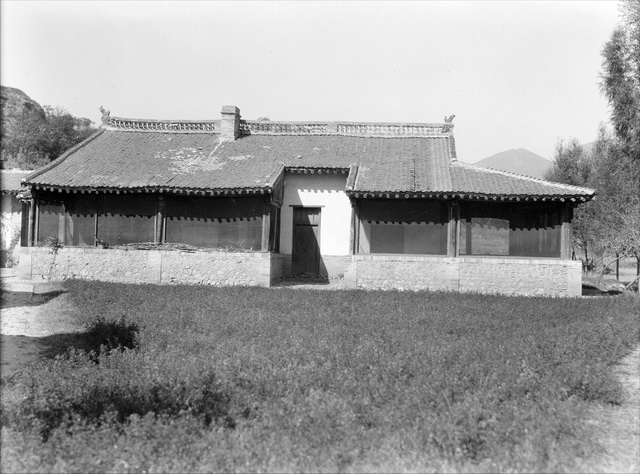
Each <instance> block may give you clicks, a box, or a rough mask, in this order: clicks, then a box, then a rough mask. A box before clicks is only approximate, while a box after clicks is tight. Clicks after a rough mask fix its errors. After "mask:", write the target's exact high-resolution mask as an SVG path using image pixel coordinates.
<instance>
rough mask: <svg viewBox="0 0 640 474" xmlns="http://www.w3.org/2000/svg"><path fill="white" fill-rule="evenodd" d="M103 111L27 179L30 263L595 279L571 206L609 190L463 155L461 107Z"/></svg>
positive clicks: (503, 281)
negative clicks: (245, 113)
mask: <svg viewBox="0 0 640 474" xmlns="http://www.w3.org/2000/svg"><path fill="white" fill-rule="evenodd" d="M101 110H103V109H101ZM102 121H103V126H102V128H101V130H100V131H99V132H97V133H96V134H94V135H93V136H91V137H90V138H89V139H87V140H85V141H84V142H82V143H80V144H79V145H77V146H75V147H74V148H72V149H70V150H69V151H68V152H66V153H65V154H64V155H62V156H61V157H59V158H58V159H57V160H55V161H53V162H52V163H50V164H49V165H47V166H45V167H43V168H41V169H39V170H37V171H35V172H33V173H32V174H30V175H29V176H27V177H26V178H25V179H24V180H23V184H24V186H26V187H27V188H28V189H29V190H30V191H31V194H32V199H31V206H30V212H29V220H28V225H27V228H28V229H27V233H28V237H27V240H28V247H26V248H24V249H23V252H24V255H23V257H22V259H21V268H22V270H21V272H22V275H23V277H24V278H33V279H36V280H37V279H43V280H56V279H64V278H71V277H80V278H96V279H104V280H113V281H129V282H156V283H194V284H209V285H234V284H239V285H262V286H269V285H271V284H273V283H274V282H275V281H277V280H278V279H279V278H280V277H282V276H289V275H300V274H307V275H309V274H311V275H319V276H325V277H328V278H334V279H340V280H343V283H344V285H343V286H344V287H350V288H382V289H392V288H396V289H413V290H415V289H435V290H454V291H479V292H499V293H506V294H545V295H579V294H580V292H581V264H580V262H574V261H572V260H571V259H570V256H571V220H572V214H573V209H574V207H575V206H576V205H578V204H579V203H581V202H585V201H587V200H589V199H592V198H593V196H594V194H595V192H594V191H593V190H591V189H587V188H581V187H575V186H569V185H562V184H557V183H551V182H547V181H543V180H540V179H535V178H530V177H526V176H519V175H516V174H512V173H508V172H504V171H497V170H491V169H484V168H479V167H475V166H472V165H469V164H466V163H463V162H460V161H458V159H457V156H456V149H455V141H454V137H453V124H452V123H451V120H445V122H444V123H352V122H272V121H250V120H243V119H241V117H240V111H239V109H238V108H237V107H235V106H224V107H223V108H222V117H221V120H212V121H165V120H141V119H125V118H118V117H111V116H110V114H109V112H107V111H104V110H103V119H102ZM141 243H144V244H141Z"/></svg>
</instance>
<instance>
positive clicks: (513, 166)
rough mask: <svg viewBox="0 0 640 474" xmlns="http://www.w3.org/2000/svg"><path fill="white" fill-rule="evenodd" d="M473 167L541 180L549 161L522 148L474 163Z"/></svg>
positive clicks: (549, 164)
mask: <svg viewBox="0 0 640 474" xmlns="http://www.w3.org/2000/svg"><path fill="white" fill-rule="evenodd" d="M474 165H476V166H481V167H483V168H493V169H496V170H502V171H509V172H511V173H518V174H522V175H525V176H531V177H533V178H542V177H543V175H544V172H545V171H547V169H549V167H550V166H551V161H549V160H547V159H546V158H543V157H541V156H540V155H536V154H535V153H533V152H530V151H529V150H525V149H524V148H518V149H517V150H507V151H502V152H500V153H496V154H495V155H491V156H489V157H487V158H484V159H482V160H480V161H478V162H476V163H474Z"/></svg>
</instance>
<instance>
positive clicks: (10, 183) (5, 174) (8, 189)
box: [0, 170, 33, 194]
mask: <svg viewBox="0 0 640 474" xmlns="http://www.w3.org/2000/svg"><path fill="white" fill-rule="evenodd" d="M31 173H33V171H22V170H0V192H2V194H18V193H19V192H20V191H26V189H27V188H22V186H21V184H20V181H21V180H22V178H24V177H26V176H28V175H29V174H31Z"/></svg>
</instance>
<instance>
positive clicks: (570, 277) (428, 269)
mask: <svg viewBox="0 0 640 474" xmlns="http://www.w3.org/2000/svg"><path fill="white" fill-rule="evenodd" d="M354 259H355V261H356V265H357V266H356V287H358V288H363V289H382V290H388V289H399V290H449V291H463V292H478V293H496V294H506V295H530V296H534V295H545V296H580V295H581V294H582V265H581V263H580V262H579V261H570V260H554V259H515V258H477V257H476V258H471V257H465V258H447V257H426V256H425V257H422V256H409V255H356V256H355V257H354Z"/></svg>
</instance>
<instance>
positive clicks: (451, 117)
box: [444, 115, 456, 123]
mask: <svg viewBox="0 0 640 474" xmlns="http://www.w3.org/2000/svg"><path fill="white" fill-rule="evenodd" d="M454 118H456V116H455V115H449V116H448V117H447V116H446V115H445V117H444V123H451V122H453V119H454Z"/></svg>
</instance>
